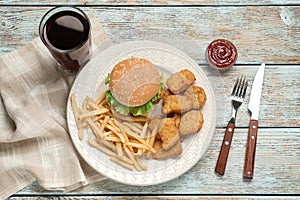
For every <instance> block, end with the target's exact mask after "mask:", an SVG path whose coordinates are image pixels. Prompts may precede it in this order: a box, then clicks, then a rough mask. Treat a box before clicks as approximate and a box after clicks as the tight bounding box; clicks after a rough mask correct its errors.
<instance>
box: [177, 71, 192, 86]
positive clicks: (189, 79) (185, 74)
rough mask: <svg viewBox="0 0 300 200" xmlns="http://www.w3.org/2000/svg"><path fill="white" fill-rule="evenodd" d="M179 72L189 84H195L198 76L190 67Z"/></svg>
mask: <svg viewBox="0 0 300 200" xmlns="http://www.w3.org/2000/svg"><path fill="white" fill-rule="evenodd" d="M179 74H180V75H181V76H182V77H184V78H185V80H186V81H187V82H188V84H190V85H193V84H194V82H195V80H196V77H195V75H194V73H193V72H191V71H190V70H188V69H184V70H181V71H180V72H179Z"/></svg>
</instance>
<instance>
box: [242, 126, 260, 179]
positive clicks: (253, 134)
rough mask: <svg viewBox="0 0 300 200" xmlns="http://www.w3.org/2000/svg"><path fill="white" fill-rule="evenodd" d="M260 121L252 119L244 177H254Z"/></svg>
mask: <svg viewBox="0 0 300 200" xmlns="http://www.w3.org/2000/svg"><path fill="white" fill-rule="evenodd" d="M257 130H258V121H257V120H250V123H249V131H248V140H247V146H246V157H245V163H244V175H243V176H244V178H245V179H252V178H253V176H254V160H255V151H256V139H257Z"/></svg>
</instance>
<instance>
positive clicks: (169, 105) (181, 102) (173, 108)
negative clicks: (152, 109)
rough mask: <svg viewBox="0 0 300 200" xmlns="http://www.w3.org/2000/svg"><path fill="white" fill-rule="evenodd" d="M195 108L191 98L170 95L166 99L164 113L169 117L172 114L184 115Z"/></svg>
mask: <svg viewBox="0 0 300 200" xmlns="http://www.w3.org/2000/svg"><path fill="white" fill-rule="evenodd" d="M192 108H193V102H192V100H191V98H190V97H189V96H184V95H170V96H167V97H165V98H164V102H163V113H164V114H166V115H168V114H171V113H178V114H181V113H184V112H186V111H189V110H191V109H192Z"/></svg>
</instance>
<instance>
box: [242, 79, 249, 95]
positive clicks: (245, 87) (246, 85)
mask: <svg viewBox="0 0 300 200" xmlns="http://www.w3.org/2000/svg"><path fill="white" fill-rule="evenodd" d="M247 87H248V80H246V83H245V86H244V91H243V95H242V97H243V98H245V95H246V91H247Z"/></svg>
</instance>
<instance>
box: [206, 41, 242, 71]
mask: <svg viewBox="0 0 300 200" xmlns="http://www.w3.org/2000/svg"><path fill="white" fill-rule="evenodd" d="M237 55H238V54H237V50H236V48H235V46H234V45H233V44H232V43H231V42H229V41H228V40H224V39H217V40H215V41H213V42H212V43H210V45H208V47H207V49H206V59H207V62H208V63H209V65H211V66H212V67H214V68H217V69H228V68H229V67H231V66H232V65H234V63H235V61H236V59H237Z"/></svg>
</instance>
